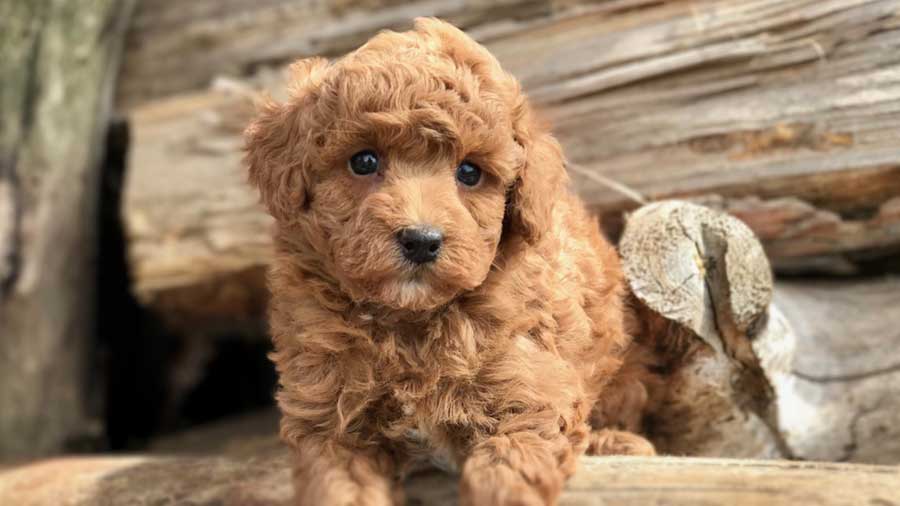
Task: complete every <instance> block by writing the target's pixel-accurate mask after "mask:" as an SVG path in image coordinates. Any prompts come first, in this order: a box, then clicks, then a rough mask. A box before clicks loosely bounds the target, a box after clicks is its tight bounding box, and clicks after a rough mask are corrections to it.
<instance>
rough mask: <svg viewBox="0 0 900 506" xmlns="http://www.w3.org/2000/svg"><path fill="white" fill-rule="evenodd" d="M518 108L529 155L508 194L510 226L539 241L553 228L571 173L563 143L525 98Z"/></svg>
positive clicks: (520, 137) (518, 127) (520, 136)
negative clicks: (535, 115)
mask: <svg viewBox="0 0 900 506" xmlns="http://www.w3.org/2000/svg"><path fill="white" fill-rule="evenodd" d="M516 109H517V118H516V119H515V120H514V121H515V124H514V130H515V135H516V141H517V142H518V143H519V144H520V145H521V146H522V148H523V149H524V151H525V157H524V163H523V165H522V167H521V168H520V170H519V176H518V178H517V179H516V181H515V183H513V186H512V187H511V188H510V190H509V194H508V197H507V211H506V219H507V227H508V230H509V232H512V233H516V234H519V235H520V236H521V237H522V238H523V239H525V241H527V242H528V243H529V244H535V243H537V242H538V241H539V240H540V238H541V237H542V235H543V233H544V232H545V231H546V230H548V229H550V228H551V223H552V219H553V207H554V205H555V204H556V201H557V200H559V198H560V197H561V196H562V193H563V192H564V191H565V188H566V185H567V183H568V176H567V175H566V169H565V159H564V158H563V154H562V148H561V147H560V145H559V142H558V141H557V140H556V138H554V137H553V135H552V134H550V131H549V129H548V128H547V127H546V126H545V125H542V124H540V123H539V122H538V120H537V119H536V118H534V116H533V114H532V112H531V110H530V108H529V106H528V104H527V103H526V102H525V99H524V97H521V100H520V103H519V104H518V105H517V106H516Z"/></svg>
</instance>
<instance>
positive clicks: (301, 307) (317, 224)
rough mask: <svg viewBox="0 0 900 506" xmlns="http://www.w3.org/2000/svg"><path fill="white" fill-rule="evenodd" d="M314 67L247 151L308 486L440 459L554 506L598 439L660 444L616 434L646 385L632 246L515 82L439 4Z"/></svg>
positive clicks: (367, 493)
mask: <svg viewBox="0 0 900 506" xmlns="http://www.w3.org/2000/svg"><path fill="white" fill-rule="evenodd" d="M295 73H296V80H297V82H296V88H295V89H294V91H293V95H292V98H291V100H290V101H289V102H287V103H286V104H268V105H267V106H266V108H265V109H264V110H263V112H262V113H261V115H260V117H259V118H258V119H257V120H256V121H254V123H253V124H252V125H251V126H250V127H249V128H248V131H247V140H248V147H247V149H248V155H247V161H248V165H249V167H250V175H251V180H252V181H253V182H254V184H256V185H257V186H258V187H259V188H260V191H261V194H262V198H263V201H264V202H265V204H266V205H267V207H268V209H269V210H270V212H271V213H272V214H273V216H275V218H276V220H277V230H276V233H275V244H276V249H277V251H276V257H275V261H274V266H273V268H272V269H271V271H270V279H269V282H270V287H271V290H272V295H273V299H272V303H271V309H270V319H271V329H272V334H273V338H274V342H275V350H276V351H275V352H274V354H273V360H274V361H275V363H276V366H277V368H278V371H279V374H280V379H281V389H280V391H279V393H278V401H279V405H280V407H281V409H282V411H283V414H284V416H283V420H282V437H283V438H284V439H285V441H287V443H288V444H289V445H290V446H291V447H292V448H293V450H294V452H295V455H296V462H297V464H296V468H295V474H296V488H297V494H298V500H299V502H300V503H301V504H373V505H376V504H377V505H382V504H384V505H386V504H391V503H392V501H396V500H398V499H399V492H398V487H397V483H398V482H397V478H398V477H399V476H400V475H402V473H403V472H404V471H405V470H406V469H408V468H409V467H410V466H411V465H413V464H414V463H415V462H416V461H419V460H422V459H431V460H436V461H440V462H443V463H446V464H448V465H449V466H451V467H457V468H459V469H461V474H462V489H461V493H462V499H463V501H464V502H465V503H468V504H547V503H553V502H555V500H556V497H557V496H558V494H559V492H560V490H561V488H562V485H563V484H564V482H565V479H566V478H567V477H568V476H569V475H571V474H572V473H573V472H574V469H575V463H576V458H577V457H578V455H580V454H581V453H583V452H584V451H585V450H586V449H587V448H588V447H589V446H591V450H592V451H593V452H594V453H611V452H626V453H644V454H647V453H652V447H651V446H650V445H649V443H647V442H646V441H645V440H643V439H642V438H640V437H639V436H636V435H633V434H631V433H627V432H617V431H614V430H609V428H610V427H611V426H612V425H614V424H616V422H617V421H620V420H622V419H623V417H627V416H630V415H627V414H626V413H622V411H623V410H625V409H626V406H630V405H631V404H633V403H634V402H638V403H640V401H641V399H640V398H641V396H642V395H643V396H645V395H646V393H645V392H641V391H640V388H639V387H638V388H637V391H636V392H634V391H632V392H625V390H627V389H628V388H631V389H632V390H634V388H633V387H634V385H631V386H629V387H628V388H626V387H625V382H623V381H621V379H620V377H621V375H620V368H621V366H622V363H623V360H624V357H625V354H626V353H627V352H628V350H629V345H630V337H629V332H628V331H627V329H626V327H627V323H626V321H627V319H628V316H627V312H626V310H625V308H624V302H623V292H624V287H623V281H622V275H621V271H620V268H619V262H618V257H617V255H616V252H615V250H614V249H613V248H612V247H611V246H610V245H609V244H608V243H607V242H606V241H605V240H604V239H603V237H602V236H601V235H600V233H599V228H598V226H597V223H596V221H595V219H593V218H591V217H590V216H589V215H588V213H587V212H586V211H585V209H584V207H583V205H582V203H581V202H580V201H579V200H578V198H577V197H575V196H574V195H573V194H571V193H570V192H569V191H568V189H567V188H566V176H565V170H564V165H563V157H562V155H561V152H560V149H559V146H558V144H557V143H556V141H555V140H554V139H553V138H552V137H551V136H550V134H549V133H548V132H547V131H546V130H545V129H543V128H542V127H541V126H540V125H539V124H538V123H537V122H536V121H535V120H534V118H533V115H532V113H531V111H530V108H529V106H528V104H527V102H526V101H525V100H524V97H523V95H522V94H521V93H520V92H519V89H518V85H517V83H516V82H515V80H514V79H512V78H511V77H510V76H508V75H507V74H505V73H503V72H502V70H500V67H499V65H498V64H497V63H496V61H495V60H494V59H493V57H491V56H490V55H489V54H488V53H487V52H486V51H485V50H484V49H483V48H481V47H480V46H478V45H477V44H476V43H475V42H473V41H471V40H470V39H468V37H466V36H465V35H464V34H462V32H460V31H458V30H456V29H455V28H453V27H451V26H449V25H446V24H444V23H442V22H439V21H436V20H419V21H418V22H417V25H416V30H415V31H413V32H408V33H404V34H396V33H384V34H381V35H379V36H378V37H376V38H374V39H373V40H372V41H370V42H369V43H368V44H366V45H365V46H364V47H363V48H361V49H360V50H358V51H357V52H355V53H352V54H351V55H349V56H347V57H345V58H344V59H342V60H340V61H338V62H336V63H334V64H328V63H326V62H325V61H323V60H317V59H314V60H306V61H303V62H301V63H299V64H297V65H296V66H295ZM360 150H362V151H360ZM354 153H356V154H354ZM348 159H350V160H351V161H350V162H349V163H350V167H351V169H352V172H351V170H350V169H348V168H347V164H348V162H347V160H348ZM464 165H467V166H466V167H464ZM373 167H376V168H374V169H373ZM454 169H455V170H456V172H455V176H456V179H457V180H456V181H454V180H453V178H454ZM369 171H371V172H369ZM476 172H477V174H478V177H475V176H474V175H473V174H475V173H476ZM361 174H362V175H361ZM472 180H475V184H472V185H469V184H468V183H470V182H471V181H472ZM423 224H425V225H427V227H428V228H427V233H428V234H433V236H434V238H435V239H434V241H433V242H432V243H428V244H431V246H430V248H431V251H430V252H429V251H425V250H421V249H420V250H416V251H413V250H412V248H414V247H415V248H418V247H419V246H421V244H420V243H421V241H425V240H426V239H422V237H425V236H423V235H422V234H424V232H422V230H423V229H422V228H421V227H423V226H425V225H423ZM410 230H412V231H414V232H415V234H418V235H415V238H416V239H415V240H416V241H419V242H408V240H407V239H405V237H407V236H408V234H407V232H408V231H410ZM428 237H432V236H431V235H429V236H428ZM428 240H431V239H428ZM422 255H425V256H427V258H424V257H423V256H422ZM623 392H624V393H623ZM632 398H637V401H634V400H633V399H632ZM613 412H617V413H615V414H616V416H615V417H611V416H610V413H613ZM613 418H615V419H613ZM617 425H619V426H621V425H622V424H617ZM625 425H626V426H627V425H629V424H625ZM592 428H593V430H594V432H593V433H592V432H591V430H592ZM628 428H630V429H633V428H634V427H628Z"/></svg>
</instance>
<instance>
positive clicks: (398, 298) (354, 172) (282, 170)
mask: <svg viewBox="0 0 900 506" xmlns="http://www.w3.org/2000/svg"><path fill="white" fill-rule="evenodd" d="M292 72H293V82H292V84H293V88H292V89H291V93H290V98H289V99H288V101H287V102H285V103H274V102H271V101H269V102H268V103H266V104H265V105H264V106H263V108H262V110H261V112H260V114H259V116H258V117H257V118H256V119H255V120H254V121H253V122H252V123H251V125H250V126H249V127H248V128H247V131H246V134H245V135H246V150H247V155H246V162H247V165H248V166H249V172H250V180H251V182H252V183H253V184H254V185H255V186H257V187H258V188H259V190H260V193H261V196H262V200H263V203H264V204H265V205H266V207H267V208H268V210H269V212H270V213H271V214H272V215H273V216H274V217H275V218H276V220H277V221H278V222H279V226H280V228H281V235H282V236H283V237H287V238H288V240H289V241H293V242H296V243H298V244H303V245H304V246H303V247H304V248H306V249H308V250H312V251H313V253H314V255H315V256H316V257H317V261H318V263H319V265H318V267H317V268H318V269H320V270H324V271H326V273H327V274H328V275H329V276H331V277H333V278H334V279H336V280H337V281H338V282H339V284H340V287H341V290H342V291H343V292H345V293H346V294H348V295H349V296H350V297H351V298H353V299H354V300H356V301H358V302H370V303H376V304H380V305H384V306H388V307H391V308H397V309H410V310H429V309H433V308H435V307H437V306H439V305H441V304H443V303H446V302H447V301H449V300H451V299H452V298H453V297H455V296H457V295H459V294H460V293H462V292H464V291H466V290H472V289H474V288H476V287H477V286H479V285H480V284H481V283H482V282H483V281H484V280H485V278H486V277H487V275H488V273H489V271H490V269H491V266H492V264H493V263H494V261H495V259H496V257H497V255H498V251H499V250H500V249H501V247H502V246H501V245H502V244H504V243H514V244H520V245H521V244H534V243H536V242H537V241H538V240H539V239H540V238H541V235H542V233H543V232H544V231H545V230H546V229H547V228H549V226H550V221H551V213H552V208H553V202H554V200H555V199H556V198H557V196H558V192H559V191H560V189H561V188H562V187H563V185H564V180H565V171H564V169H563V160H562V155H561V153H560V149H559V145H558V144H557V142H556V141H555V140H554V139H553V138H552V137H551V136H550V135H549V134H548V133H546V131H545V130H543V129H542V128H540V127H538V126H537V124H536V122H535V120H534V119H533V118H532V113H531V111H530V109H529V106H528V104H527V102H526V100H525V97H524V95H523V94H522V93H521V92H520V89H519V85H518V83H517V82H516V80H515V79H514V78H513V77H512V76H510V75H509V74H507V73H505V72H504V71H503V70H502V69H501V68H500V65H499V64H498V63H497V61H496V59H494V57H493V56H492V55H491V54H490V53H488V52H487V50H485V49H484V48H483V47H482V46H480V45H479V44H477V43H476V42H475V41H473V40H472V39H470V38H469V37H468V36H467V35H465V34H464V33H463V32H462V31H460V30H458V29H456V28H455V27H453V26H451V25H449V24H447V23H444V22H442V21H438V20H435V19H419V20H417V22H416V26H415V29H414V30H412V31H410V32H406V33H393V32H385V33H382V34H380V35H378V36H376V37H374V38H373V39H372V40H370V41H369V42H368V43H367V44H365V45H364V46H363V47H361V48H360V49H358V50H357V51H355V52H354V53H351V54H349V55H348V56H346V57H344V58H342V59H340V60H337V61H336V62H333V63H329V62H327V61H326V60H324V59H319V58H313V59H307V60H302V61H300V62H298V63H296V64H294V65H293V67H292Z"/></svg>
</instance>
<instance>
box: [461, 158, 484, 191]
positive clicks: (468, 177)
mask: <svg viewBox="0 0 900 506" xmlns="http://www.w3.org/2000/svg"><path fill="white" fill-rule="evenodd" d="M456 180H457V181H459V182H460V183H462V184H464V185H466V186H475V185H476V184H478V181H480V180H481V169H480V168H479V167H478V166H477V165H475V164H474V163H472V162H466V161H463V163H461V164H459V167H457V168H456Z"/></svg>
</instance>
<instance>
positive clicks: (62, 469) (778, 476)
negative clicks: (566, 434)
mask: <svg viewBox="0 0 900 506" xmlns="http://www.w3.org/2000/svg"><path fill="white" fill-rule="evenodd" d="M898 490H900V468H897V467H891V466H869V465H860V464H853V465H850V464H826V463H800V462H784V461H782V462H775V461H752V460H716V459H689V458H672V457H670V458H663V457H657V458H636V457H632V458H629V457H606V458H583V459H582V461H581V463H580V469H579V471H578V473H577V474H576V475H575V477H574V478H572V480H571V481H570V482H569V484H568V486H567V487H566V490H565V491H564V492H563V495H562V497H561V498H560V501H559V504H560V505H561V506H566V505H573V506H574V505H597V506H600V505H610V504H615V505H617V506H631V505H634V506H638V505H640V506H647V505H664V504H665V505H668V506H679V505H684V506H688V505H690V506H694V505H697V504H707V505H729V506H731V505H735V506H742V505H748V506H749V505H757V504H766V505H771V506H780V505H784V506H788V505H790V506H794V505H796V504H817V505H821V506H838V505H854V504H879V505H880V504H884V505H888V504H895V503H896V500H897V491H898ZM406 496H407V504H427V505H430V506H431V505H434V506H450V505H453V504H456V503H457V500H456V479H455V478H454V477H452V476H447V475H444V474H441V473H439V472H436V471H435V472H427V473H424V474H419V475H416V476H413V477H412V478H411V479H410V480H409V481H408V484H407V486H406ZM173 501H174V502H173ZM0 502H2V503H4V504H7V503H9V504H17V505H20V506H50V505H52V506H101V505H107V504H116V505H126V506H150V505H157V504H174V503H178V504H219V505H222V506H232V505H234V506H237V505H247V504H253V505H256V506H286V505H289V504H292V501H291V478H290V469H289V465H288V461H287V455H285V454H284V453H283V452H282V451H277V450H276V451H272V450H269V451H262V452H258V453H256V454H250V455H246V454H245V455H241V456H239V457H237V456H230V457H227V456H224V457H193V458H189V457H180V458H172V457H169V458H166V457H141V456H136V457H105V458H104V457H96V458H88V457H84V458H69V459H56V460H49V461H44V462H38V463H35V464H31V465H28V466H25V467H22V468H18V469H12V470H7V471H3V472H0Z"/></svg>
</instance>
